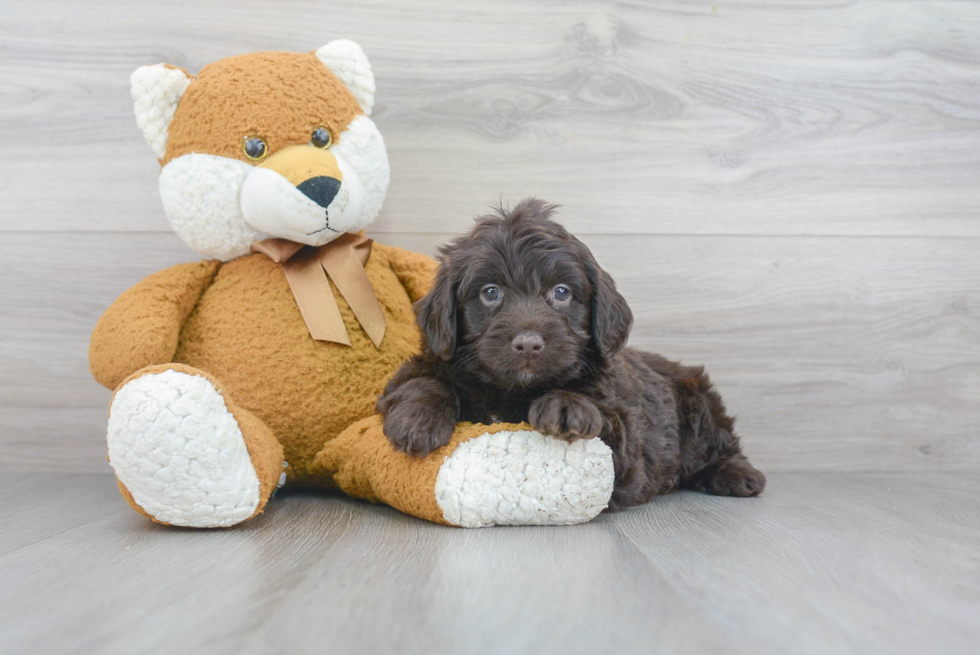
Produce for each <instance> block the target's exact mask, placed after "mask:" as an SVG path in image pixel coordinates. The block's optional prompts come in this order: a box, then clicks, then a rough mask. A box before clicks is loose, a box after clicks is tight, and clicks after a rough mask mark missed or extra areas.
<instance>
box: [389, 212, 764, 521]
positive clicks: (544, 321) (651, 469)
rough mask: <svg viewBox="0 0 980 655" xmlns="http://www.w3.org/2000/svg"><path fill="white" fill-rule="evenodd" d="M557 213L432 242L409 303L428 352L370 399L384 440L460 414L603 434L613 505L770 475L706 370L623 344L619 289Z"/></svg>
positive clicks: (723, 489) (407, 442)
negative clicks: (420, 290) (750, 453)
mask: <svg viewBox="0 0 980 655" xmlns="http://www.w3.org/2000/svg"><path fill="white" fill-rule="evenodd" d="M554 210H555V206H554V205H548V204H545V203H544V202H542V201H541V200H537V199H534V198H531V199H527V200H524V201H523V202H521V203H520V204H518V205H517V206H516V207H514V209H513V210H511V211H505V210H503V209H499V210H498V211H497V212H496V213H495V214H493V215H489V216H484V217H482V218H479V219H477V225H476V227H475V228H474V229H473V231H472V232H470V233H469V234H467V235H466V236H463V237H460V238H458V239H456V240H455V241H453V242H451V243H450V244H449V245H448V246H446V247H444V248H443V249H442V250H441V251H440V266H439V270H438V272H437V274H436V278H435V282H434V283H433V286H432V289H431V291H429V293H428V295H426V296H425V297H424V298H422V299H421V300H420V301H419V302H418V303H417V305H416V313H417V316H418V324H419V327H420V328H421V330H422V333H423V343H422V346H423V350H422V353H421V354H419V355H416V356H415V357H413V358H412V359H410V360H409V361H408V362H406V363H405V364H404V365H402V367H401V369H400V370H399V371H398V372H397V373H396V374H395V376H394V377H393V378H392V379H391V381H390V382H389V383H388V385H387V387H386V388H385V390H384V393H383V394H382V395H381V397H380V398H379V399H378V404H377V409H378V411H379V412H380V413H381V415H382V416H383V418H384V431H385V434H386V435H387V436H388V439H389V440H390V441H391V443H392V444H394V446H395V448H397V449H399V450H402V451H404V452H407V453H410V454H413V455H420V456H424V455H427V454H428V453H429V452H431V451H432V450H434V449H436V448H439V447H440V446H444V445H445V444H447V443H448V442H449V439H450V437H451V435H452V433H453V429H454V427H455V425H456V422H457V421H473V422H479V423H495V422H501V421H506V422H515V423H519V422H521V421H527V422H528V423H530V424H531V425H532V426H534V428H535V429H537V430H540V431H541V432H544V433H546V434H550V435H553V436H555V437H558V438H559V439H567V440H570V441H571V440H575V439H589V438H593V437H598V438H600V439H602V440H603V441H604V442H605V443H606V444H608V445H609V447H610V448H611V449H612V452H613V465H614V469H615V485H614V490H613V494H612V499H611V500H610V503H609V509H610V510H613V511H615V510H619V509H622V508H624V507H629V506H631V505H636V504H639V503H643V502H646V501H647V500H649V499H650V498H652V497H653V496H655V495H657V494H663V493H667V492H669V491H671V490H673V489H677V488H687V489H697V490H702V491H706V492H708V493H711V494H717V495H720V496H755V495H757V494H759V493H761V492H762V489H763V487H764V486H765V484H766V478H765V476H764V475H763V474H762V473H761V472H759V471H758V470H756V469H755V468H754V467H753V466H752V465H751V464H750V463H749V461H748V460H747V459H746V458H745V456H744V455H743V454H742V451H741V449H740V447H739V440H738V437H737V436H735V434H734V432H733V419H732V418H731V417H729V416H728V415H727V414H726V413H725V406H724V405H723V404H722V401H721V397H720V396H719V395H718V394H717V393H716V392H715V391H714V390H713V389H712V386H711V382H710V381H709V380H708V376H707V375H706V374H705V373H704V370H703V369H702V368H700V367H697V368H692V367H687V366H682V365H681V364H678V363H676V362H672V361H668V360H667V359H664V358H663V357H660V356H659V355H654V354H650V353H645V352H640V351H638V350H634V349H632V348H624V347H623V346H624V344H625V343H626V339H627V337H628V336H629V331H630V327H631V326H632V322H633V315H632V312H630V308H629V306H628V305H627V304H626V300H625V299H624V298H623V296H622V295H620V294H619V292H618V291H616V285H615V284H614V283H613V280H612V278H611V277H610V276H609V275H608V274H607V273H606V272H605V271H603V270H602V269H601V268H599V265H598V264H597V263H596V260H595V258H594V257H593V256H592V253H591V252H590V251H589V249H588V248H587V247H586V246H585V245H584V244H583V243H582V242H581V241H579V240H578V239H576V238H575V237H573V236H572V235H570V234H569V233H568V232H567V231H566V230H565V228H563V227H562V226H561V225H559V224H558V223H555V222H554V221H552V220H551V215H552V214H553V212H554Z"/></svg>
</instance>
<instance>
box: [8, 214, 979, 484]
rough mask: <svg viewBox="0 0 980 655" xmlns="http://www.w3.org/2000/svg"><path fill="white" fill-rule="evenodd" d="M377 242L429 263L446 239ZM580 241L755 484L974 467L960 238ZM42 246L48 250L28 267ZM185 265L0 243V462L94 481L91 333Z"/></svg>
mask: <svg viewBox="0 0 980 655" xmlns="http://www.w3.org/2000/svg"><path fill="white" fill-rule="evenodd" d="M376 236H379V235H376ZM383 236H384V238H385V241H386V242H388V243H391V244H394V245H400V246H403V247H408V248H412V249H416V250H421V251H426V252H432V251H433V249H434V248H435V245H436V243H439V242H442V241H444V240H445V239H447V238H449V235H435V236H432V235H391V234H389V235H383ZM586 241H587V243H588V245H590V246H591V247H592V249H593V251H594V253H595V255H596V257H597V258H598V259H599V261H600V262H601V263H602V264H604V265H605V266H606V268H607V269H608V270H609V271H610V272H611V273H612V274H613V276H614V277H615V279H616V280H617V281H618V283H619V287H620V288H621V290H622V291H623V293H624V295H625V296H626V298H627V300H628V301H629V302H630V304H631V306H632V308H633V311H634V314H635V319H636V323H635V327H634V330H633V334H632V337H631V341H630V343H631V345H633V346H636V347H639V348H643V349H647V350H651V351H655V352H660V353H663V354H665V355H667V356H668V357H672V358H676V359H680V360H682V361H685V362H687V363H690V364H704V365H706V367H707V369H708V371H709V373H710V374H711V376H712V378H713V379H714V381H715V383H716V385H717V386H718V387H719V389H720V391H721V392H722V394H723V396H724V398H725V399H726V401H727V403H728V405H729V408H730V409H731V410H732V411H733V413H734V414H736V415H737V416H738V417H739V424H738V427H739V432H740V433H741V434H742V436H743V443H744V445H745V448H746V450H747V452H748V453H749V454H750V455H751V456H752V458H753V460H754V461H755V462H756V464H757V465H758V466H759V467H760V468H762V469H763V470H766V471H801V470H817V471H833V470H842V471H860V470H872V471H887V470H914V469H934V470H967V469H972V470H977V469H978V468H980V439H978V436H980V435H978V432H977V430H978V428H977V426H978V425H980V403H978V402H977V399H978V398H980V289H978V284H977V280H980V257H977V244H976V242H975V241H974V240H969V239H968V240H963V239H927V240H923V239H906V238H892V239H887V238H862V239H855V238H839V237H824V238H810V239H798V238H787V237H741V238H732V237H726V236H719V237H691V236H665V237H653V236H637V237H633V238H630V239H623V238H622V237H619V236H599V235H594V236H590V237H587V238H586ZM45 247H47V248H50V249H51V251H53V252H58V253H62V254H61V256H60V257H58V258H57V259H55V260H53V261H51V262H47V263H45V264H44V265H43V266H40V265H38V264H37V262H36V259H35V257H36V253H37V252H39V251H41V250H43V249H44V248H45ZM195 259H197V258H196V257H195V255H194V253H192V252H191V251H190V250H188V249H187V248H186V247H185V246H184V245H183V244H181V243H180V242H179V241H178V239H177V238H176V236H174V235H171V234H154V233H150V234H145V233H144V234H127V233H122V234H72V235H56V234H55V235H42V234H37V233H11V234H7V235H5V237H4V240H3V241H2V242H0V280H3V284H4V286H3V288H2V292H3V293H4V297H5V299H6V301H5V311H4V312H3V313H0V390H2V395H0V425H2V429H0V460H3V461H8V462H11V463H17V464H19V465H23V466H30V467H35V468H48V469H57V470H67V471H71V470H74V471H103V470H105V467H106V464H105V445H104V434H105V420H106V418H105V417H106V407H107V404H108V399H109V392H108V391H106V390H105V389H103V388H101V387H100V386H98V385H97V384H96V383H95V382H94V381H93V380H92V379H91V376H90V374H89V371H88V365H87V359H86V357H87V349H88V338H89V334H90V332H91V329H92V327H93V326H94V325H95V321H96V320H97V319H98V317H99V315H100V314H101V312H102V311H103V310H104V308H105V307H107V306H108V305H109V304H110V303H111V302H112V300H113V299H114V298H115V297H116V296H117V295H118V294H119V293H121V292H122V291H123V290H125V289H126V288H127V287H128V286H130V285H131V284H134V283H136V282H137V281H139V280H140V279H142V278H143V277H144V276H145V275H148V274H149V273H151V272H154V271H157V270H160V269H161V268H163V267H165V266H166V265H168V264H170V263H174V262H177V261H193V260H195ZM80 272H81V274H80Z"/></svg>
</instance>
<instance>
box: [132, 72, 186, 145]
mask: <svg viewBox="0 0 980 655" xmlns="http://www.w3.org/2000/svg"><path fill="white" fill-rule="evenodd" d="M193 79H194V78H193V77H192V76H190V75H188V74H187V72H186V71H184V70H183V69H181V68H177V67H175V66H169V65H167V64H154V65H152V66H142V67H141V68H137V69H136V72H134V73H133V74H132V75H131V76H130V78H129V82H130V85H131V88H132V92H133V102H134V103H135V109H136V124H137V125H139V127H140V129H141V130H143V138H144V139H146V142H147V143H148V144H150V147H151V148H153V152H155V153H156V154H157V157H163V155H164V153H165V152H166V151H167V129H168V128H169V126H170V121H171V120H173V117H174V112H175V111H176V110H177V103H178V102H180V98H181V96H183V95H184V91H186V90H187V87H188V86H189V85H190V83H191V80H193Z"/></svg>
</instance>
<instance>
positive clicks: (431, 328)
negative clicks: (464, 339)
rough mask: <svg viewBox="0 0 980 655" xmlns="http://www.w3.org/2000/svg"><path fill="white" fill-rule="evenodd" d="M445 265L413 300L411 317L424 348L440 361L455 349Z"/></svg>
mask: <svg viewBox="0 0 980 655" xmlns="http://www.w3.org/2000/svg"><path fill="white" fill-rule="evenodd" d="M448 268H449V267H448V266H447V265H446V264H445V263H443V264H442V265H441V266H439V270H438V271H437V272H436V279H435V281H434V282H433V283H432V288H431V289H429V293H427V294H425V295H424V296H423V297H422V298H421V299H420V300H419V301H418V302H416V303H415V320H416V321H417V322H418V325H419V329H420V330H422V334H423V335H424V336H425V344H424V347H425V350H426V351H427V352H428V353H429V354H431V355H433V356H434V357H438V358H439V359H441V360H442V361H444V362H448V361H449V360H450V359H452V357H453V353H454V352H456V292H455V290H454V289H453V282H452V279H451V275H450V273H449V271H448V270H447V269H448Z"/></svg>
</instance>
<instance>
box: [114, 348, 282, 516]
mask: <svg viewBox="0 0 980 655" xmlns="http://www.w3.org/2000/svg"><path fill="white" fill-rule="evenodd" d="M108 443H109V463H110V464H111V465H112V468H113V470H114V471H115V473H116V478H117V480H118V482H119V489H120V491H121V492H122V494H123V497H124V498H125V499H126V500H127V502H129V504H130V505H131V506H132V507H133V509H135V510H136V511H138V512H140V513H141V514H143V515H145V516H148V517H149V518H151V519H153V520H154V521H157V522H158V523H164V524H169V525H180V526H188V527H195V528H216V527H227V526H231V525H235V524H236V523H241V522H242V521H246V520H248V519H250V518H252V517H253V516H255V515H256V514H258V513H259V512H261V511H262V509H263V508H264V507H265V504H266V502H268V500H269V498H270V497H271V495H272V492H273V491H275V489H276V488H277V486H278V485H279V484H281V482H282V479H283V476H284V472H283V460H282V457H283V449H282V445H280V444H279V442H278V441H277V440H276V438H275V436H274V435H273V434H272V432H271V431H270V430H269V428H268V427H266V425H265V424H264V423H262V421H260V420H259V419H258V418H257V417H256V416H255V415H254V414H252V413H250V412H248V411H246V410H244V409H241V408H239V407H236V406H235V404H234V402H233V401H232V400H231V399H230V398H228V397H226V396H225V395H224V394H223V393H222V391H221V386H220V384H219V383H218V382H217V380H215V379H214V378H212V377H210V376H209V375H207V374H206V373H204V372H203V371H200V370H198V369H195V368H192V367H190V366H183V365H180V364H163V365H159V366H148V367H146V368H144V369H141V370H140V371H137V372H136V373H134V374H133V375H131V376H130V377H129V378H127V379H126V380H124V381H123V382H122V383H121V384H120V385H119V387H118V388H117V389H116V392H115V394H114V395H113V397H112V403H111V405H110V408H109V429H108Z"/></svg>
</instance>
